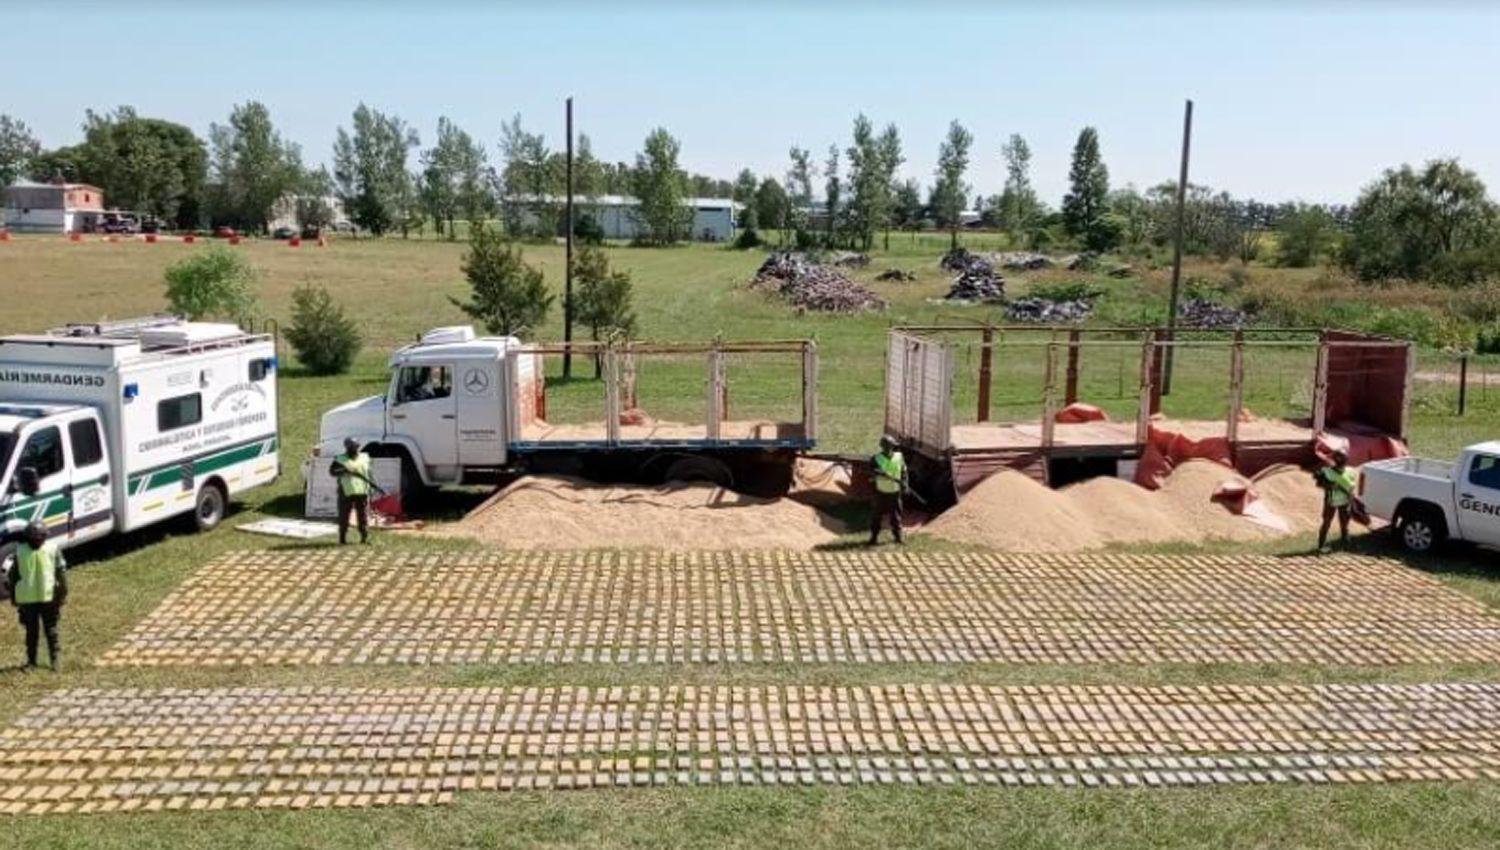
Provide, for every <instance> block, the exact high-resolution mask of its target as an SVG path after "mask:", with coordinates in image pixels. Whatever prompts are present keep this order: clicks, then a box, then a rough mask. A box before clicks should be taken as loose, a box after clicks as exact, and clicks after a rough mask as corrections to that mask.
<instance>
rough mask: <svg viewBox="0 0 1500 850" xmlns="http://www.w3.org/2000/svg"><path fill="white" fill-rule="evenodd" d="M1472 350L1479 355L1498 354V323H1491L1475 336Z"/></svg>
mask: <svg viewBox="0 0 1500 850" xmlns="http://www.w3.org/2000/svg"><path fill="white" fill-rule="evenodd" d="M1474 350H1475V351H1476V352H1478V353H1480V354H1500V322H1492V323H1490V324H1488V325H1485V326H1484V327H1482V328H1480V329H1479V333H1478V334H1476V335H1475V339H1474Z"/></svg>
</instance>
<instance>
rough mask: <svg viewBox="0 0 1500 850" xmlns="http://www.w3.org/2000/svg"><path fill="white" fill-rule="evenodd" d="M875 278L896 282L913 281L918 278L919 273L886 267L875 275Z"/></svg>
mask: <svg viewBox="0 0 1500 850" xmlns="http://www.w3.org/2000/svg"><path fill="white" fill-rule="evenodd" d="M875 279H876V280H885V281H892V282H895V283H911V282H912V281H914V280H916V279H917V273H916V272H909V271H907V270H905V269H886V270H885V271H883V272H881V273H880V274H878V275H875Z"/></svg>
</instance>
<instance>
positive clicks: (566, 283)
mask: <svg viewBox="0 0 1500 850" xmlns="http://www.w3.org/2000/svg"><path fill="white" fill-rule="evenodd" d="M567 115H568V118H567V123H568V159H567V162H568V169H567V170H568V178H567V179H568V198H567V209H568V212H567V219H568V232H567V233H566V234H565V235H564V239H565V240H566V244H567V248H566V249H565V250H564V253H565V254H566V256H565V258H564V260H565V264H566V266H567V268H566V269H565V270H564V271H563V342H564V343H565V344H568V343H572V342H573V98H571V97H570V98H568V106H567ZM563 377H564V378H571V377H573V351H572V348H571V346H570V347H569V349H568V350H567V351H565V352H563Z"/></svg>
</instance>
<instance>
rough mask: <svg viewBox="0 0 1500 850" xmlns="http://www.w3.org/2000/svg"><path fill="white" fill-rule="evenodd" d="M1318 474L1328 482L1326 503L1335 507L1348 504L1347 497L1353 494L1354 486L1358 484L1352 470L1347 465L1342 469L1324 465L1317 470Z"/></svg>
mask: <svg viewBox="0 0 1500 850" xmlns="http://www.w3.org/2000/svg"><path fill="white" fill-rule="evenodd" d="M1318 474H1319V475H1321V476H1323V480H1324V481H1326V482H1327V483H1328V504H1330V505H1332V506H1333V507H1335V508H1342V507H1344V506H1345V505H1347V504H1349V498H1350V497H1351V496H1353V495H1354V488H1355V487H1356V486H1358V485H1357V482H1356V481H1355V478H1354V470H1352V469H1350V468H1349V467H1347V466H1346V467H1344V468H1343V469H1334V468H1333V467H1331V466H1325V467H1323V468H1322V469H1320V470H1318Z"/></svg>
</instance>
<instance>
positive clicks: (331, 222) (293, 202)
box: [266, 194, 353, 231]
mask: <svg viewBox="0 0 1500 850" xmlns="http://www.w3.org/2000/svg"><path fill="white" fill-rule="evenodd" d="M316 198H317V196H316V195H293V194H286V195H282V196H281V197H280V198H279V199H277V201H276V203H274V204H272V205H271V215H270V217H269V218H268V219H267V220H266V228H267V229H269V230H273V231H274V230H277V229H279V228H282V227H290V228H291V229H293V230H301V229H302V223H301V222H300V221H298V220H297V204H298V203H299V202H301V201H302V200H304V199H306V200H314V199H316ZM322 201H323V205H324V206H326V207H328V213H329V215H328V226H329V227H332V228H334V229H336V230H346V229H347V230H352V229H353V225H351V224H350V223H349V216H348V215H346V214H345V213H344V202H343V201H341V200H339V197H338V196H337V195H324V196H323V198H322Z"/></svg>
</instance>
